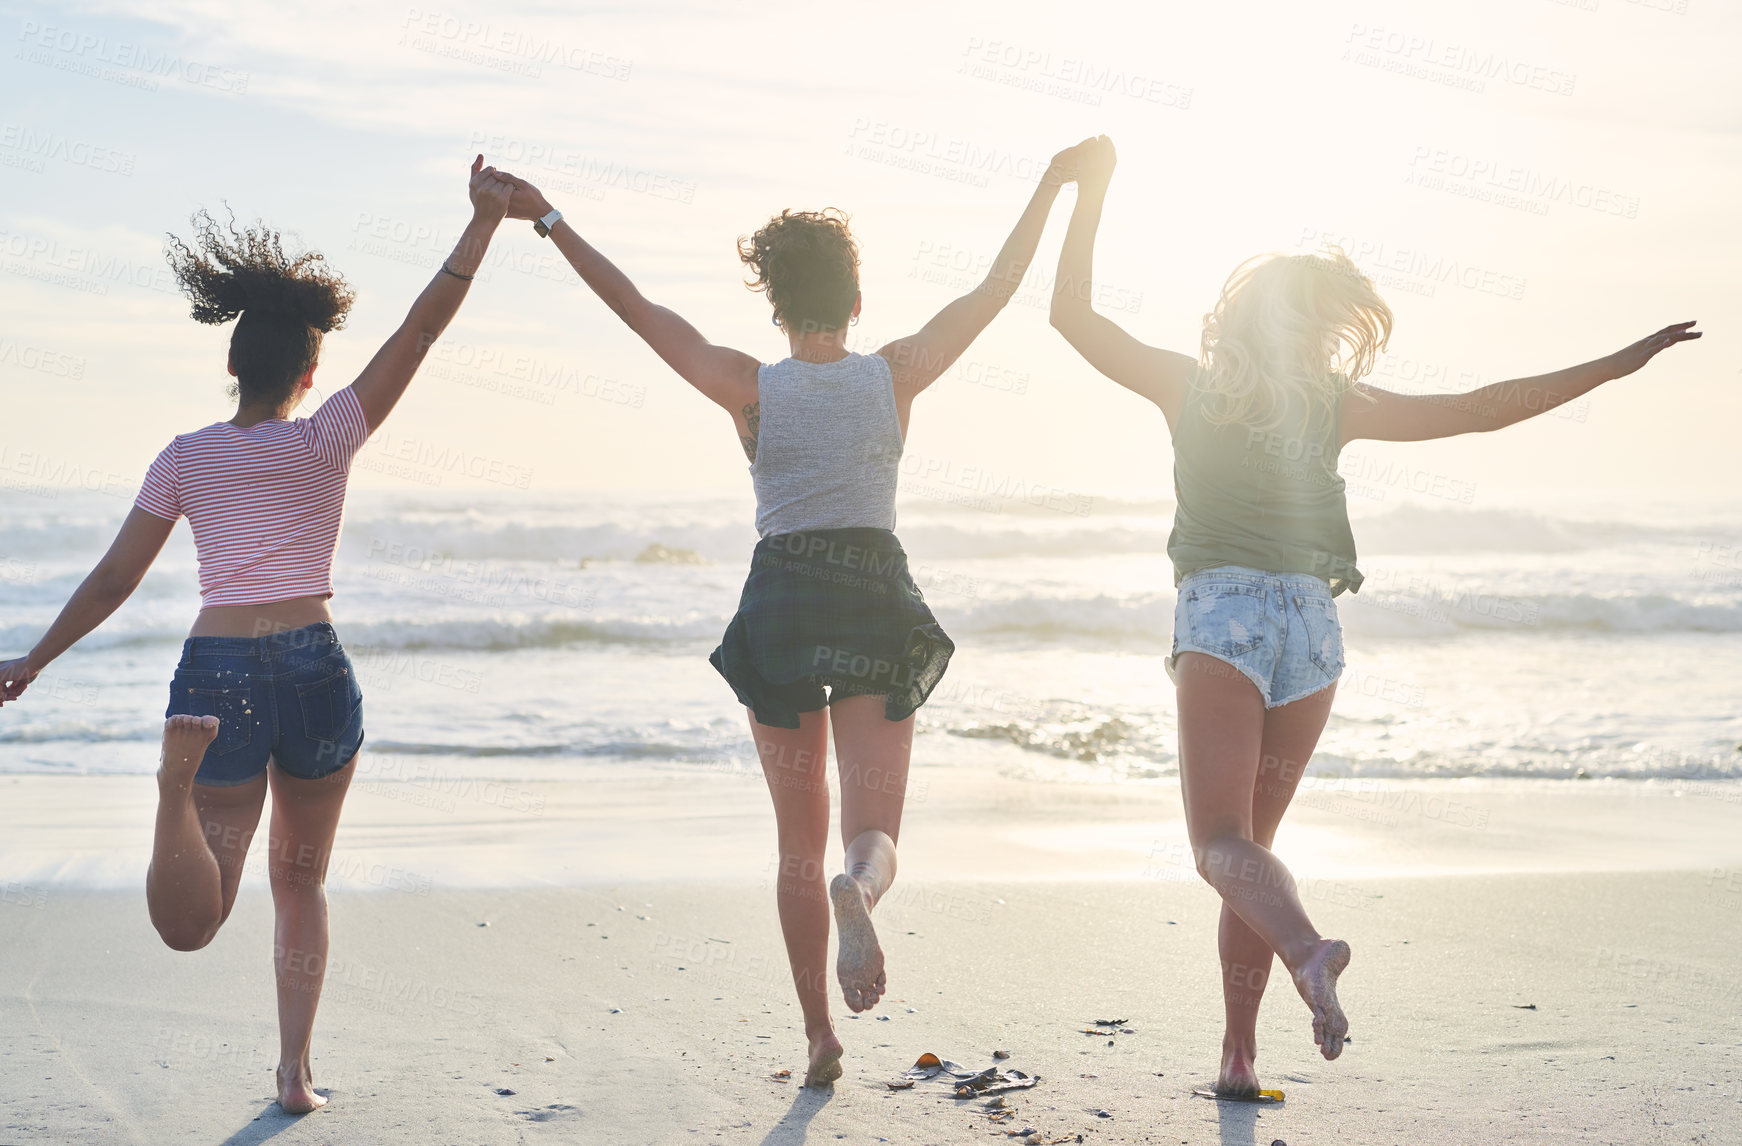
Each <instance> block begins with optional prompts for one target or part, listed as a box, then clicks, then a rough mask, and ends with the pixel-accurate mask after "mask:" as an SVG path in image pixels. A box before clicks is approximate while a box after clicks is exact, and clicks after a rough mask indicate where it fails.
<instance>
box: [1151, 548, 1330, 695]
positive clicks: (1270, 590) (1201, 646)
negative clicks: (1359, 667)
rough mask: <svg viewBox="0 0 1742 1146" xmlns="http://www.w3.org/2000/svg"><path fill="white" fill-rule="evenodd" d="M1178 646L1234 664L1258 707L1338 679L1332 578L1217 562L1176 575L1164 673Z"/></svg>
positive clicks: (1176, 655)
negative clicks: (1254, 687) (1181, 576)
mask: <svg viewBox="0 0 1742 1146" xmlns="http://www.w3.org/2000/svg"><path fill="white" fill-rule="evenodd" d="M1181 653H1204V654H1205V655H1207V656H1212V657H1215V658H1216V659H1217V660H1219V661H1225V662H1226V663H1228V664H1230V665H1232V666H1234V667H1235V668H1237V669H1239V670H1240V672H1241V673H1242V674H1243V675H1245V677H1246V678H1247V679H1248V680H1250V681H1251V682H1252V683H1253V684H1255V685H1257V686H1258V695H1259V696H1261V697H1263V698H1264V707H1266V708H1275V707H1277V706H1278V705H1282V704H1288V703H1290V702H1291V701H1296V700H1299V699H1301V698H1302V697H1305V696H1311V695H1312V694H1313V693H1315V692H1318V691H1319V690H1321V689H1324V688H1327V687H1329V686H1330V685H1332V684H1334V683H1336V680H1337V678H1338V677H1339V676H1341V675H1342V673H1343V626H1342V625H1341V624H1339V623H1338V621H1337V606H1336V603H1335V602H1334V601H1332V600H1331V590H1330V586H1328V585H1326V584H1325V583H1324V582H1323V581H1322V580H1320V579H1319V578H1317V577H1314V576H1312V575H1310V574H1306V573H1266V572H1264V571H1263V570H1262V569H1248V568H1246V567H1245V566H1243V565H1219V566H1217V567H1216V568H1214V569H1201V570H1199V571H1198V572H1196V573H1192V574H1190V575H1188V576H1187V577H1186V579H1185V580H1184V581H1181V582H1180V586H1179V603H1178V604H1176V605H1175V606H1174V612H1173V654H1172V655H1171V656H1169V657H1168V659H1167V672H1168V675H1169V676H1175V671H1174V670H1175V664H1176V662H1177V661H1178V659H1179V655H1180V654H1181ZM1175 679H1176V680H1177V679H1178V678H1177V677H1175Z"/></svg>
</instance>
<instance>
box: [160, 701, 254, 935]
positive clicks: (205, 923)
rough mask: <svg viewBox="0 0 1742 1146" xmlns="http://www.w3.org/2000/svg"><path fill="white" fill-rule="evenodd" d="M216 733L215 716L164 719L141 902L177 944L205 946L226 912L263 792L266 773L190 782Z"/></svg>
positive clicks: (252, 834) (163, 931)
mask: <svg viewBox="0 0 1742 1146" xmlns="http://www.w3.org/2000/svg"><path fill="white" fill-rule="evenodd" d="M217 734H218V718H217V717H215V716H203V717H202V716H172V717H170V718H169V719H168V720H166V721H164V724H163V757H162V762H161V763H160V765H159V766H158V770H157V829H156V833H155V835H154V837H153V839H152V846H151V866H150V867H149V868H148V869H147V870H146V873H145V904H146V909H147V911H148V912H149V913H150V915H151V924H152V926H153V927H155V928H157V933H158V935H160V936H161V937H162V938H163V941H164V943H165V944H167V945H168V946H170V947H172V948H174V949H175V950H177V951H197V950H199V949H200V948H201V947H204V946H205V945H206V944H208V943H210V942H211V941H212V937H213V936H214V935H216V934H217V933H218V928H219V927H221V926H223V923H224V920H226V919H228V918H229V917H230V908H231V907H233V906H234V905H235V902H236V889H237V887H238V886H239V884H240V882H241V879H242V862H243V860H244V858H245V857H246V856H247V854H248V846H249V844H250V843H251V842H252V841H253V839H254V828H255V826H256V825H257V824H259V822H260V808H261V805H262V804H263V803H264V802H265V799H266V778H265V777H264V776H260V777H257V778H255V779H254V780H250V781H249V782H248V783H246V784H237V785H234V786H228V787H217V786H214V785H210V784H196V783H195V782H194V775H195V774H196V773H197V772H198V771H199V768H200V762H201V761H202V760H204V759H205V755H206V748H207V746H208V745H210V744H211V742H212V740H213V738H215V737H216V736H217Z"/></svg>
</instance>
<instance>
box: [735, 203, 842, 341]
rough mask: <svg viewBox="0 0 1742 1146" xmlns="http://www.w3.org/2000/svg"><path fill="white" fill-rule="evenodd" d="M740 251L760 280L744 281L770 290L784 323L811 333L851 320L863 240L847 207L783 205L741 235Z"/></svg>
mask: <svg viewBox="0 0 1742 1146" xmlns="http://www.w3.org/2000/svg"><path fill="white" fill-rule="evenodd" d="M738 257H739V258H741V259H743V260H744V263H745V265H746V266H748V267H749V268H750V269H751V270H752V271H754V272H756V281H755V282H752V283H747V284H745V285H747V286H749V287H750V289H751V290H759V291H763V292H765V293H766V294H767V295H768V301H769V302H771V303H773V304H774V321H776V322H778V323H779V324H780V325H781V327H782V328H783V329H785V330H789V331H792V330H796V331H798V332H800V333H810V332H813V331H818V330H839V329H840V328H841V327H843V326H845V325H847V318H848V316H849V315H850V314H852V311H853V303H854V301H855V300H857V299H858V297H859V245H858V244H857V243H855V242H854V241H853V235H852V232H850V231H848V230H847V216H846V215H845V214H843V213H842V212H840V211H837V210H835V209H834V208H833V207H831V208H829V209H828V210H825V211H791V210H788V211H782V212H781V213H780V214H778V215H776V216H775V217H774V218H772V219H770V220H768V222H767V223H766V224H765V225H764V226H763V227H762V229H761V230H759V231H757V232H756V233H755V234H754V235H751V236H750V237H749V238H747V239H745V238H740V239H739V240H738Z"/></svg>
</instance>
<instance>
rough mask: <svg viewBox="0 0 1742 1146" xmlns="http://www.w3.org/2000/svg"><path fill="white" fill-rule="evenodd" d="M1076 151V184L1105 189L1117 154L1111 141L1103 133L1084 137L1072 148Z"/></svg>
mask: <svg viewBox="0 0 1742 1146" xmlns="http://www.w3.org/2000/svg"><path fill="white" fill-rule="evenodd" d="M1073 150H1075V151H1076V152H1077V185H1078V186H1079V187H1082V188H1087V189H1091V190H1097V191H1100V190H1105V189H1106V187H1107V184H1109V183H1111V182H1112V181H1113V168H1114V167H1115V166H1117V165H1118V163H1119V155H1118V153H1117V152H1116V151H1114V150H1113V141H1112V140H1111V139H1109V138H1108V137H1107V136H1105V135H1097V136H1096V137H1095V138H1093V139H1085V140H1083V142H1081V143H1079V144H1077V146H1076V147H1075V148H1073Z"/></svg>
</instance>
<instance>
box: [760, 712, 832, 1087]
mask: <svg viewBox="0 0 1742 1146" xmlns="http://www.w3.org/2000/svg"><path fill="white" fill-rule="evenodd" d="M798 719H799V726H798V727H797V728H795V729H794V728H775V727H772V726H770V725H767V724H760V723H758V722H757V720H756V716H755V714H754V713H751V714H750V735H751V736H752V737H753V738H754V739H755V741H756V754H757V755H758V756H759V757H760V758H761V760H762V775H763V777H764V778H765V779H766V780H767V781H768V794H769V795H770V796H772V797H773V799H774V823H775V832H776V836H777V840H778V845H777V846H778V849H779V861H778V862H779V865H780V867H779V874H778V875H777V877H776V879H775V902H776V904H777V905H778V906H779V909H780V931H781V934H782V935H783V936H784V937H785V939H786V957H787V960H788V961H789V962H790V963H791V964H792V983H793V986H794V987H796V988H797V990H798V1005H799V1008H800V1010H802V1011H803V1012H804V1033H805V1038H806V1039H807V1040H808V1041H809V1043H810V1064H809V1067H808V1068H807V1070H806V1071H805V1080H804V1081H805V1085H806V1086H826V1085H827V1084H829V1083H831V1082H833V1081H834V1080H835V1079H837V1078H839V1077H841V1053H842V1048H841V1040H840V1039H838V1038H836V1037H835V1022H834V1020H833V1019H832V1018H830V1017H829V979H828V963H829V906H828V901H827V899H825V898H824V889H823V849H824V848H825V847H826V846H827V845H828V839H829V787H828V782H827V777H826V774H825V773H824V771H823V769H824V767H825V766H826V764H827V761H828V753H829V714H828V710H826V709H821V710H818V711H816V712H804V713H800V714H799V718H798Z"/></svg>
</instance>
